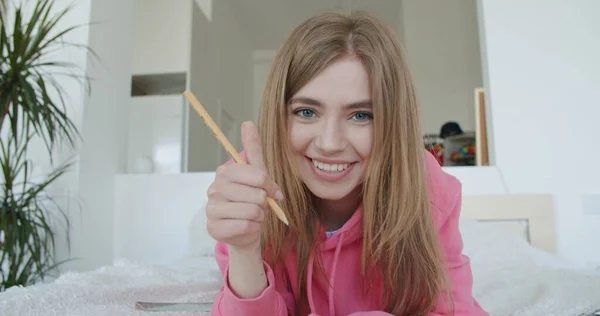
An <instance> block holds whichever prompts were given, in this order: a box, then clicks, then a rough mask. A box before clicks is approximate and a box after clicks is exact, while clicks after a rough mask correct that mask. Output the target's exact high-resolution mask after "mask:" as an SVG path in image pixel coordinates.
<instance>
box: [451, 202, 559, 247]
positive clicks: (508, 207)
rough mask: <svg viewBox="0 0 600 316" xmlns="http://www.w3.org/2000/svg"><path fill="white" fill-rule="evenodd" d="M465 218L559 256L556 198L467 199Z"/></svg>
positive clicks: (462, 215) (463, 209) (463, 216)
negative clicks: (517, 237) (489, 226)
mask: <svg viewBox="0 0 600 316" xmlns="http://www.w3.org/2000/svg"><path fill="white" fill-rule="evenodd" d="M461 218H462V219H470V220H476V221H479V222H483V223H484V224H486V225H493V226H499V227H501V228H502V229H506V230H508V231H511V232H513V233H515V234H518V235H519V236H520V237H522V238H524V239H526V240H527V241H528V242H529V243H530V244H531V245H532V246H534V247H536V248H539V249H542V250H544V251H546V252H549V253H555V252H556V242H555V235H554V234H555V230H554V207H553V198H552V195H549V194H499V195H471V196H469V195H465V196H464V197H463V203H462V213H461Z"/></svg>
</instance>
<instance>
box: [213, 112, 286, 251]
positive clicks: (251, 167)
mask: <svg viewBox="0 0 600 316" xmlns="http://www.w3.org/2000/svg"><path fill="white" fill-rule="evenodd" d="M241 134H242V143H243V146H244V151H245V153H246V157H247V159H248V165H242V164H237V163H231V164H225V165H222V166H220V167H219V168H218V169H217V173H216V177H215V180H214V182H213V183H212V184H211V186H210V187H209V189H208V203H207V206H206V216H207V229H208V233H209V234H210V235H211V236H212V237H213V238H214V239H216V240H217V241H220V242H223V243H226V244H228V245H229V248H230V251H231V250H234V251H237V252H242V253H247V252H249V251H250V252H253V251H257V250H260V237H261V231H262V223H263V221H264V217H265V212H267V211H268V210H267V197H271V198H275V199H282V198H283V196H282V194H281V189H280V188H279V186H278V185H277V184H275V182H273V180H272V179H271V177H270V176H269V175H268V174H267V171H266V168H265V165H264V161H263V155H262V145H261V141H260V137H259V135H258V130H257V129H256V126H255V125H254V123H252V122H245V123H244V124H242V133H241Z"/></svg>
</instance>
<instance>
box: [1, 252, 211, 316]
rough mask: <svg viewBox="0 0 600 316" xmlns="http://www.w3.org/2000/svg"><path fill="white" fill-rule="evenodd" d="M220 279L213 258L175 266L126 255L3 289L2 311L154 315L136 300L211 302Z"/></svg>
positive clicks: (25, 314) (92, 315) (163, 315)
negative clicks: (51, 279)
mask: <svg viewBox="0 0 600 316" xmlns="http://www.w3.org/2000/svg"><path fill="white" fill-rule="evenodd" d="M220 284H221V277H220V274H219V271H218V267H217V265H216V262H215V259H214V258H211V257H204V258H202V257H201V258H189V259H188V260H185V261H183V262H181V263H179V264H177V265H174V266H169V267H152V266H146V265H140V264H136V263H134V262H129V261H124V260H121V261H119V262H117V263H116V264H115V265H113V266H108V267H103V268H100V269H98V270H95V271H92V272H87V273H73V272H71V273H66V274H64V275H62V276H61V277H59V278H58V279H57V280H56V281H54V282H52V283H50V284H39V285H35V286H30V287H27V288H10V289H8V290H7V291H6V292H5V293H3V294H0V315H2V316H4V315H6V316H8V315H10V316H14V315H20V316H21V315H22V316H30V315H31V316H34V315H36V316H38V315H45V316H51V315H52V316H54V315H56V316H58V315H61V316H119V315H149V313H148V312H143V311H138V310H136V309H135V302H136V301H150V302H211V301H212V299H213V298H214V296H215V295H216V293H217V291H218V289H219V287H220ZM150 314H151V315H156V316H166V315H190V313H183V312H181V313H175V312H153V313H150ZM204 314H206V315H208V313H204ZM194 315H203V313H195V314H194Z"/></svg>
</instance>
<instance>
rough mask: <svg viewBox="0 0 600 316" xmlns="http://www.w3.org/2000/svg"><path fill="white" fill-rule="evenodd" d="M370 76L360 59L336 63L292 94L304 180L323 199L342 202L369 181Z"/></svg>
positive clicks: (292, 128) (293, 137) (294, 137)
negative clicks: (366, 177) (367, 167)
mask: <svg viewBox="0 0 600 316" xmlns="http://www.w3.org/2000/svg"><path fill="white" fill-rule="evenodd" d="M369 86H370V85H369V76H368V74H367V71H366V69H365V68H364V66H363V64H362V63H361V62H360V61H359V60H358V59H356V58H353V57H344V58H342V59H339V60H337V61H335V62H334V63H332V64H331V65H330V66H329V67H327V68H326V69H324V70H323V71H322V72H321V73H320V74H319V75H318V76H317V77H315V78H314V79H313V80H312V81H310V82H308V84H306V85H305V86H304V87H303V88H302V89H300V91H298V93H296V94H295V95H294V96H292V98H291V100H290V102H289V105H288V126H289V129H288V131H289V138H290V143H291V146H292V150H293V156H294V159H295V163H296V167H297V168H298V171H299V175H300V178H301V179H302V181H303V182H304V183H305V184H306V186H307V187H308V189H309V190H310V191H311V192H312V193H313V194H314V195H316V196H317V197H319V198H321V199H325V200H332V201H336V200H341V199H343V198H344V197H347V196H348V195H349V194H352V193H353V191H354V190H355V189H356V188H357V187H358V186H360V185H361V184H362V183H363V181H364V173H365V169H366V164H367V161H368V158H369V154H370V152H371V147H372V144H373V136H372V135H373V121H372V117H373V115H372V106H371V94H370V89H369Z"/></svg>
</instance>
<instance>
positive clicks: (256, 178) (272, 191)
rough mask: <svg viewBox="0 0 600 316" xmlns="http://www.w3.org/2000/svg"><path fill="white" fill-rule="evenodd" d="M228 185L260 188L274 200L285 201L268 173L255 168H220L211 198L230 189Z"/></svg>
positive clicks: (212, 187) (235, 166) (237, 166)
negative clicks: (234, 184) (235, 184)
mask: <svg viewBox="0 0 600 316" xmlns="http://www.w3.org/2000/svg"><path fill="white" fill-rule="evenodd" d="M227 183H237V184H240V185H244V186H250V187H254V188H259V189H262V190H264V191H265V192H266V193H267V195H268V196H270V197H272V198H276V199H279V200H281V199H283V195H282V194H281V188H279V186H278V185H277V184H276V183H275V182H273V180H272V179H271V177H269V175H268V174H267V172H266V171H264V170H260V169H257V168H255V167H254V166H249V165H241V164H231V165H223V166H220V167H219V168H218V169H217V177H216V181H215V183H214V184H213V185H212V186H211V188H209V196H210V195H211V194H213V193H215V191H224V190H226V189H229V188H227V187H226V186H227ZM217 188H218V189H217ZM233 201H237V200H233Z"/></svg>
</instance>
